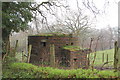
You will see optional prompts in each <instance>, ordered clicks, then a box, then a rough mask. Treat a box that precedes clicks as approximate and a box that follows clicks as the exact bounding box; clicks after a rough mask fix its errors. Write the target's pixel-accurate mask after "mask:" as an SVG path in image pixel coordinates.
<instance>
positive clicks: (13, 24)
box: [2, 2, 33, 35]
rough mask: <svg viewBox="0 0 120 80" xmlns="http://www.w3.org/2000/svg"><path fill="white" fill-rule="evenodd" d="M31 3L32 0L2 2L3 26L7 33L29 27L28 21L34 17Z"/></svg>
mask: <svg viewBox="0 0 120 80" xmlns="http://www.w3.org/2000/svg"><path fill="white" fill-rule="evenodd" d="M30 5H31V3H30V2H3V3H2V27H3V31H5V32H6V33H5V34H7V33H8V34H10V32H11V31H15V32H18V31H20V30H25V29H26V28H27V27H28V26H27V24H28V22H29V21H31V20H32V18H33V16H32V13H31V11H30V10H31V9H30ZM8 34H7V35H8Z"/></svg>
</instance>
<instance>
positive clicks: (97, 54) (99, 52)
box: [90, 49, 114, 67]
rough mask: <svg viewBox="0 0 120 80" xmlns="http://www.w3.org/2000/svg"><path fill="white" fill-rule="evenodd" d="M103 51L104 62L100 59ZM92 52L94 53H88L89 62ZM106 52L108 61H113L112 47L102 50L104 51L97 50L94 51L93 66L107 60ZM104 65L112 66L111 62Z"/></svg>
mask: <svg viewBox="0 0 120 80" xmlns="http://www.w3.org/2000/svg"><path fill="white" fill-rule="evenodd" d="M103 53H104V62H103V61H102V58H103V57H102V56H103ZM94 54H95V53H91V54H90V60H91V62H92V61H93V57H94ZM107 54H108V61H114V49H110V50H104V51H97V52H96V59H95V66H101V65H103V64H104V63H105V62H106V61H107ZM105 66H107V67H109V66H110V67H111V66H113V62H110V63H109V64H107V65H105Z"/></svg>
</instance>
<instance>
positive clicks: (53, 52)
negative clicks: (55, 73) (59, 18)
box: [50, 44, 55, 67]
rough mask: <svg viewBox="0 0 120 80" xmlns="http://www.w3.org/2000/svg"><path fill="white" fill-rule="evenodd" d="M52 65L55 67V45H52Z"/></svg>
mask: <svg viewBox="0 0 120 80" xmlns="http://www.w3.org/2000/svg"><path fill="white" fill-rule="evenodd" d="M50 65H51V66H52V67H55V46H54V44H51V45H50Z"/></svg>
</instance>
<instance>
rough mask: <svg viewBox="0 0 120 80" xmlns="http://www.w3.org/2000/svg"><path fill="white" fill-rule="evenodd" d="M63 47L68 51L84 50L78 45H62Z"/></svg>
mask: <svg viewBox="0 0 120 80" xmlns="http://www.w3.org/2000/svg"><path fill="white" fill-rule="evenodd" d="M63 49H66V50H70V51H79V50H84V49H86V48H80V46H64V47H63Z"/></svg>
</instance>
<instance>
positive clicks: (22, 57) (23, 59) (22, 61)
mask: <svg viewBox="0 0 120 80" xmlns="http://www.w3.org/2000/svg"><path fill="white" fill-rule="evenodd" d="M22 62H24V52H23V51H22Z"/></svg>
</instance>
